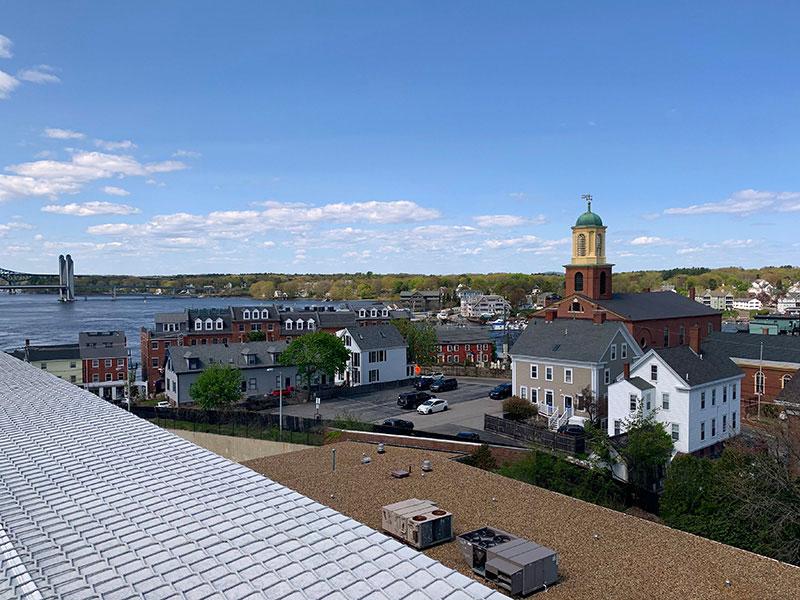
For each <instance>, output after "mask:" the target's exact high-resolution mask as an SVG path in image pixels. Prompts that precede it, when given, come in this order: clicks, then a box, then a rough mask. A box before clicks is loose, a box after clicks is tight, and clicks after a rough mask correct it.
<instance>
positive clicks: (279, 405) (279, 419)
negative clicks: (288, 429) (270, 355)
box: [278, 369, 283, 441]
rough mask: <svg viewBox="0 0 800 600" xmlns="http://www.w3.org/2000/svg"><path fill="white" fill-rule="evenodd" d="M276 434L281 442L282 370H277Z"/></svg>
mask: <svg viewBox="0 0 800 600" xmlns="http://www.w3.org/2000/svg"><path fill="white" fill-rule="evenodd" d="M278 433H279V435H280V440H281V441H283V370H282V369H279V370H278Z"/></svg>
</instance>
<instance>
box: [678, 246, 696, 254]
mask: <svg viewBox="0 0 800 600" xmlns="http://www.w3.org/2000/svg"><path fill="white" fill-rule="evenodd" d="M702 251H703V249H702V248H697V247H691V248H678V249H677V250H676V251H675V253H676V254H695V253H697V252H702Z"/></svg>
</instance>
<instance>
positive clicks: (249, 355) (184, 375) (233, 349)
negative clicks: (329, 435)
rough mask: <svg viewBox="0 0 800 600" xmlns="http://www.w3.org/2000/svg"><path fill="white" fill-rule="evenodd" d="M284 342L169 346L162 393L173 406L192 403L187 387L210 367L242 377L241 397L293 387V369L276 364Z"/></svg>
mask: <svg viewBox="0 0 800 600" xmlns="http://www.w3.org/2000/svg"><path fill="white" fill-rule="evenodd" d="M286 346H287V344H286V342H246V343H235V344H212V345H207V346H191V347H186V346H172V347H170V348H169V349H168V350H167V361H166V368H165V372H164V379H165V393H166V395H167V398H169V400H171V401H172V402H173V403H174V404H177V405H181V404H189V403H191V402H193V400H192V398H191V396H190V395H189V388H190V387H191V385H192V384H193V383H194V382H195V381H197V378H198V377H200V374H201V373H202V372H203V371H204V370H205V369H206V368H207V367H209V366H210V365H214V364H216V365H223V366H231V367H236V368H237V369H239V372H240V373H241V375H242V398H249V397H258V396H264V395H266V394H270V393H272V391H273V390H276V389H279V388H280V387H281V386H282V387H283V388H284V389H286V388H288V387H289V386H295V385H296V381H297V369H296V368H295V367H291V366H282V365H279V364H278V357H279V356H280V353H281V352H283V350H285V349H286Z"/></svg>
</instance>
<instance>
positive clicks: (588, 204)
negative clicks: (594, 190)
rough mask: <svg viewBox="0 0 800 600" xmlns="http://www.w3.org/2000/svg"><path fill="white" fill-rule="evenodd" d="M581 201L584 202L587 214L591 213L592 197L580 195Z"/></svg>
mask: <svg viewBox="0 0 800 600" xmlns="http://www.w3.org/2000/svg"><path fill="white" fill-rule="evenodd" d="M581 199H583V200H586V206H587V207H588V208H587V209H586V211H587V212H592V195H591V194H582V195H581Z"/></svg>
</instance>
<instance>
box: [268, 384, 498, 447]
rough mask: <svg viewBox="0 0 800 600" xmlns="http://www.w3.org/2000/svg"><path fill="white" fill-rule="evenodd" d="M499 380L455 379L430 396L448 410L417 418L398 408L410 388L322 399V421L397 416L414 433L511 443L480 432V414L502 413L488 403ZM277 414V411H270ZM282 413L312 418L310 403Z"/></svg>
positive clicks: (493, 402) (373, 420) (378, 419)
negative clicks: (470, 434) (473, 435)
mask: <svg viewBox="0 0 800 600" xmlns="http://www.w3.org/2000/svg"><path fill="white" fill-rule="evenodd" d="M498 383H501V382H500V381H499V380H495V379H476V378H471V377H460V378H458V389H456V390H452V391H449V392H440V393H438V394H432V395H435V396H437V397H438V398H442V399H444V400H447V404H448V406H449V409H448V410H447V411H444V412H439V413H435V414H431V415H420V414H418V413H417V412H416V410H412V411H408V410H404V409H402V408H400V407H398V406H397V395H398V394H399V393H400V392H406V391H411V390H413V388H412V387H410V386H408V387H403V388H395V389H392V390H383V391H381V392H373V393H370V394H364V395H363V396H355V397H352V398H336V399H331V400H325V401H323V402H322V403H321V404H320V410H319V412H320V414H321V415H322V418H323V419H336V418H338V417H355V418H357V419H359V420H361V421H365V422H369V423H377V424H380V423H383V420H384V419H388V418H390V417H398V418H401V419H405V420H407V421H411V422H412V423H414V429H415V430H422V431H430V432H434V433H444V434H449V435H453V434H455V433H458V432H459V431H476V432H478V433H479V434H480V436H481V439H482V440H485V441H496V442H503V443H510V442H511V441H512V440H509V439H508V438H505V437H502V436H497V435H496V434H492V433H485V432H484V431H483V415H484V414H486V413H488V414H492V415H500V414H502V412H503V411H502V402H501V401H500V400H491V399H490V398H489V391H490V390H491V389H492V388H493V387H495V386H496V385H497V384H498ZM273 412H275V413H277V411H273ZM283 412H284V414H287V415H295V416H298V417H309V418H312V417H314V413H315V407H314V404H313V403H308V404H297V405H293V406H286V407H284V410H283Z"/></svg>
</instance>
